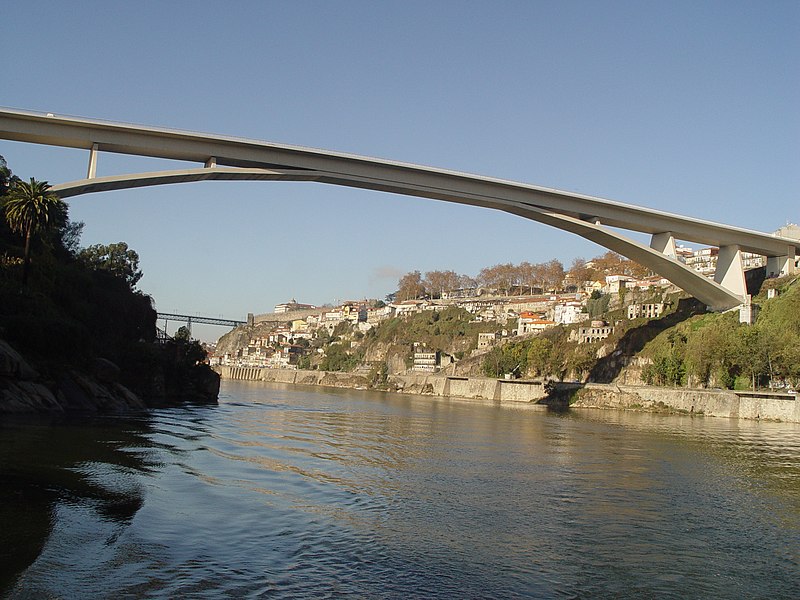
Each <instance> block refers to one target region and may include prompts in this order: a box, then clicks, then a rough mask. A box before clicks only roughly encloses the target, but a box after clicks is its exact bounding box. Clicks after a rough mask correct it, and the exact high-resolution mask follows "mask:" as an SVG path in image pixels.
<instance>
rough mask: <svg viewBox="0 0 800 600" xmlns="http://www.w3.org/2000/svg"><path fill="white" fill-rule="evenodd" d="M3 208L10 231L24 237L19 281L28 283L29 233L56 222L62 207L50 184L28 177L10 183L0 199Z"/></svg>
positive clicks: (41, 229) (31, 233)
mask: <svg viewBox="0 0 800 600" xmlns="http://www.w3.org/2000/svg"><path fill="white" fill-rule="evenodd" d="M3 210H4V212H5V215H6V221H7V222H8V226H9V228H10V229H11V231H13V232H14V233H18V234H21V235H22V236H24V237H25V255H24V262H23V266H22V285H23V286H25V285H27V283H28V272H29V270H30V262H31V239H32V238H33V235H34V234H35V233H38V232H40V231H44V230H46V229H47V228H48V227H52V226H53V225H56V224H57V222H58V219H59V217H62V216H63V215H64V214H65V213H66V209H65V206H64V203H63V202H62V201H61V199H60V198H59V197H58V196H56V195H55V194H51V193H50V185H49V184H48V183H47V182H46V181H36V180H35V179H34V178H33V177H31V181H30V183H26V182H24V181H16V182H14V183H13V185H12V187H11V189H10V190H9V192H8V194H7V195H6V197H5V199H4V201H3Z"/></svg>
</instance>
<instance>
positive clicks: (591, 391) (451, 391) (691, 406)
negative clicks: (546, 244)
mask: <svg viewBox="0 0 800 600" xmlns="http://www.w3.org/2000/svg"><path fill="white" fill-rule="evenodd" d="M215 369H216V371H217V372H218V373H219V374H220V376H221V377H222V378H223V379H231V380H239V381H267V382H274V383H287V384H299V385H322V386H330V387H346V388H367V387H369V380H368V379H367V378H366V377H364V376H362V375H357V374H353V373H339V372H330V371H301V370H293V369H263V368H262V369H260V368H253V367H227V366H218V367H216V368H215ZM388 383H389V385H390V387H391V388H392V389H393V390H394V391H397V392H400V393H406V394H415V395H423V396H441V397H450V396H452V397H458V398H468V399H474V400H490V401H495V402H500V403H513V402H524V403H529V404H530V403H538V404H548V405H553V406H562V407H566V406H567V405H569V407H570V408H576V409H580V408H606V409H622V410H642V411H648V412H660V411H663V412H675V413H682V414H694V415H704V416H711V417H726V418H732V419H764V420H770V421H783V422H787V423H800V401H798V400H797V398H796V396H790V395H788V394H774V393H767V392H748V391H732V390H707V389H685V388H663V387H655V386H644V385H640V386H636V385H616V384H601V383H587V384H556V385H555V393H554V394H552V395H549V394H548V391H546V390H545V386H544V385H543V382H540V381H532V380H507V379H492V378H486V377H455V376H442V375H426V374H423V373H412V374H407V375H393V376H390V377H389V380H388Z"/></svg>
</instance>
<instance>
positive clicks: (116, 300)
mask: <svg viewBox="0 0 800 600" xmlns="http://www.w3.org/2000/svg"><path fill="white" fill-rule="evenodd" d="M81 228H82V224H81V223H72V222H70V221H69V215H68V207H67V205H66V204H65V203H64V202H62V201H61V200H60V199H58V198H57V197H55V196H53V195H52V194H50V193H49V186H48V185H47V183H46V182H39V181H36V180H33V179H32V180H31V181H30V183H26V182H22V181H20V180H19V179H17V178H16V177H14V176H13V174H12V173H11V171H10V170H9V169H8V167H7V166H6V163H5V161H4V160H3V159H2V157H0V339H3V340H5V341H7V342H8V343H9V344H11V346H12V347H14V348H15V349H16V350H17V351H18V352H21V353H22V354H23V355H24V356H25V357H26V358H27V360H29V361H31V362H32V363H33V364H34V365H35V366H36V368H37V369H38V370H39V372H40V373H41V374H42V376H43V377H44V378H45V379H46V380H50V381H56V380H58V379H59V377H60V376H61V375H63V374H64V373H65V372H67V371H69V370H72V369H75V370H78V371H84V372H89V371H90V370H91V365H92V364H94V361H95V360H96V359H98V358H103V359H106V360H110V361H112V362H113V363H115V364H116V365H117V366H118V367H120V370H121V373H120V382H121V383H123V384H124V385H126V386H127V387H129V388H130V389H132V390H133V391H135V392H137V393H139V394H141V395H142V396H144V397H157V396H164V395H165V394H173V393H176V392H178V390H180V388H181V386H183V385H184V384H187V382H188V379H187V378H189V379H190V378H191V377H193V375H192V374H191V372H190V371H191V368H193V367H195V366H196V364H197V363H198V362H199V361H202V360H203V359H204V358H205V353H204V351H202V349H200V352H198V349H197V348H195V347H194V346H195V345H196V343H183V344H182V345H181V344H179V343H175V344H173V345H172V347H169V348H167V347H165V346H158V345H156V344H154V343H153V342H154V341H155V339H156V311H155V310H154V309H153V305H152V299H151V298H150V297H149V296H147V295H146V294H144V293H142V292H141V291H139V290H137V289H136V288H135V286H136V283H137V282H138V280H139V278H140V277H141V272H140V271H139V268H138V261H139V258H138V255H137V254H136V253H135V252H134V251H133V250H130V249H129V248H128V247H127V245H125V244H124V243H122V242H120V243H118V244H111V245H109V246H103V245H98V246H92V247H91V248H87V249H84V250H81V249H80V248H79V244H78V241H79V237H80V231H81ZM198 348H199V345H198ZM184 365H185V366H186V369H184ZM187 369H188V370H187Z"/></svg>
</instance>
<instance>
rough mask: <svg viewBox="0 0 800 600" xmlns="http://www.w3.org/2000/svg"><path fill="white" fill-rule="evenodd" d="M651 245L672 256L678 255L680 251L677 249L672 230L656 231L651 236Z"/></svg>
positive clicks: (654, 248)
mask: <svg viewBox="0 0 800 600" xmlns="http://www.w3.org/2000/svg"><path fill="white" fill-rule="evenodd" d="M650 247H651V248H652V249H653V250H657V251H659V252H661V254H665V255H666V256H669V257H670V258H677V257H678V251H677V250H676V249H675V236H674V235H672V232H671V231H665V232H663V233H654V234H653V237H652V238H650Z"/></svg>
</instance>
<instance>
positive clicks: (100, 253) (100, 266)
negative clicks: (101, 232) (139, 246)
mask: <svg viewBox="0 0 800 600" xmlns="http://www.w3.org/2000/svg"><path fill="white" fill-rule="evenodd" d="M78 258H79V259H80V260H81V261H83V262H84V263H85V264H86V265H87V266H89V267H90V268H92V269H95V270H97V271H108V272H109V273H111V274H113V275H116V276H117V277H121V278H122V279H124V280H125V281H126V282H127V283H128V285H129V286H130V287H131V289H133V287H134V286H135V285H136V284H137V283H138V282H139V280H140V279H141V278H142V272H141V271H140V270H139V255H138V254H137V253H136V251H135V250H131V249H129V248H128V244H126V243H125V242H117V243H116V244H109V245H107V246H106V245H104V244H95V245H94V246H89V247H88V248H84V249H83V250H81V251H80V252H79V253H78Z"/></svg>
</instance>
